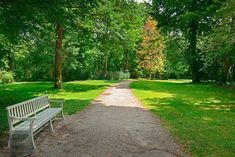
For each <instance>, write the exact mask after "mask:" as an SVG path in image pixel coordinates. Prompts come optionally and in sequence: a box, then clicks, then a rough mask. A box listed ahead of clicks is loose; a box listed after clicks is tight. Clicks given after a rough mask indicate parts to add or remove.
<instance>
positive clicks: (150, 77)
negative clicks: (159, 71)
mask: <svg viewBox="0 0 235 157" xmlns="http://www.w3.org/2000/svg"><path fill="white" fill-rule="evenodd" d="M151 79H152V73H151V70H149V80H151Z"/></svg>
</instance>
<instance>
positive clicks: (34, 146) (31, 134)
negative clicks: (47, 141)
mask: <svg viewBox="0 0 235 157" xmlns="http://www.w3.org/2000/svg"><path fill="white" fill-rule="evenodd" d="M30 136H31V140H32V144H33V148H34V149H35V150H36V145H35V142H34V138H33V133H32V132H31V133H30Z"/></svg>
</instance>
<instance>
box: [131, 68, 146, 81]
mask: <svg viewBox="0 0 235 157" xmlns="http://www.w3.org/2000/svg"><path fill="white" fill-rule="evenodd" d="M142 76H143V73H142V71H140V70H136V69H135V70H133V71H132V72H131V76H130V78H132V79H137V78H140V77H142Z"/></svg>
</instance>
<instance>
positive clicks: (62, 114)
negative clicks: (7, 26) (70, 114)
mask: <svg viewBox="0 0 235 157" xmlns="http://www.w3.org/2000/svg"><path fill="white" fill-rule="evenodd" d="M61 117H62V119H63V120H64V111H63V110H62V111H61Z"/></svg>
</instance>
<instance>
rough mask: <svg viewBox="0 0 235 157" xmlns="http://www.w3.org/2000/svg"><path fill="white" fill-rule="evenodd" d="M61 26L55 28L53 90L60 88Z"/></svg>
mask: <svg viewBox="0 0 235 157" xmlns="http://www.w3.org/2000/svg"><path fill="white" fill-rule="evenodd" d="M62 35H63V29H62V26H61V25H60V24H59V23H57V26H56V37H57V39H56V49H55V84H54V87H55V88H62Z"/></svg>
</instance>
